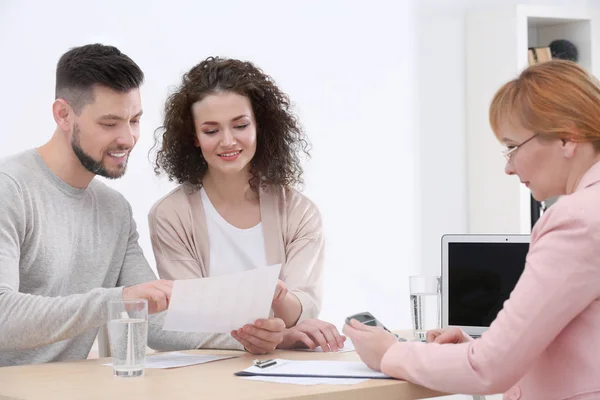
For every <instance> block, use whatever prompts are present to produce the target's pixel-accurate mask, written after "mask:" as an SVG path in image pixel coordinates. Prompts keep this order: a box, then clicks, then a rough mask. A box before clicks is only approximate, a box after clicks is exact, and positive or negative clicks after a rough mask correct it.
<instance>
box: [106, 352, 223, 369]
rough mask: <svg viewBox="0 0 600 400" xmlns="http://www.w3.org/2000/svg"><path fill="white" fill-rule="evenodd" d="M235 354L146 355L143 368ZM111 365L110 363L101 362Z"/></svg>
mask: <svg viewBox="0 0 600 400" xmlns="http://www.w3.org/2000/svg"><path fill="white" fill-rule="evenodd" d="M229 358H235V356H211V355H198V354H187V353H181V352H178V351H176V352H171V353H161V354H157V355H151V356H147V357H146V363H145V365H144V368H159V369H160V368H178V367H187V366H190V365H197V364H205V363H209V362H212V361H219V360H226V359H229ZM102 365H107V366H109V367H112V363H108V364H102Z"/></svg>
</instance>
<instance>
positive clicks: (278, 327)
mask: <svg viewBox="0 0 600 400" xmlns="http://www.w3.org/2000/svg"><path fill="white" fill-rule="evenodd" d="M284 331H285V323H284V322H283V320H281V319H280V318H271V319H258V320H256V322H254V325H244V326H243V327H242V328H240V329H238V330H235V331H231V336H233V338H234V339H235V340H237V341H238V342H240V343H241V344H242V345H243V346H244V348H245V349H246V350H247V351H248V352H250V353H252V354H267V353H270V352H271V351H273V350H275V349H276V348H277V346H278V345H279V344H280V343H281V341H282V340H283V332H284Z"/></svg>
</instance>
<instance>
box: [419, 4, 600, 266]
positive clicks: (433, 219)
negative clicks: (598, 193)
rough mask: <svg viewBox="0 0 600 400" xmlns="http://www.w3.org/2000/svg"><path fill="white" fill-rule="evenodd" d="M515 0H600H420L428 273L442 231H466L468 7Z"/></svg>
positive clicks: (423, 249)
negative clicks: (466, 30) (466, 55)
mask: <svg viewBox="0 0 600 400" xmlns="http://www.w3.org/2000/svg"><path fill="white" fill-rule="evenodd" d="M511 4H537V5H548V6H563V7H568V6H572V7H585V6H588V7H600V0H546V1H544V0H522V1H517V0H420V1H419V2H418V9H417V14H418V22H417V37H418V39H417V43H418V50H417V54H418V65H419V83H418V88H417V93H418V96H419V117H418V122H417V123H418V124H419V127H420V129H419V133H420V135H419V139H418V140H419V144H418V147H419V148H420V152H419V156H418V158H419V161H418V163H419V170H418V177H417V180H418V182H420V196H421V215H420V216H419V226H420V243H421V246H420V253H421V254H420V256H419V258H420V260H421V265H422V266H423V271H425V272H426V273H430V274H439V273H440V258H441V253H440V250H441V246H440V238H441V236H442V235H443V234H445V233H467V232H468V224H467V223H468V221H467V207H468V201H467V166H466V165H467V164H466V163H467V159H466V132H465V131H466V126H465V124H466V122H465V118H466V115H465V113H466V108H465V16H466V13H467V12H469V11H475V10H480V9H490V8H498V7H506V6H509V5H511ZM490 101H491V99H490ZM499 157H500V155H499Z"/></svg>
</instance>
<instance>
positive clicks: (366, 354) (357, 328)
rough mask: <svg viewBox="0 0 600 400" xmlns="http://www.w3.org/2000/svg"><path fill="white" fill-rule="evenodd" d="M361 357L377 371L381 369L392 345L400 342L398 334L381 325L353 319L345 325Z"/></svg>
mask: <svg viewBox="0 0 600 400" xmlns="http://www.w3.org/2000/svg"><path fill="white" fill-rule="evenodd" d="M343 331H344V333H345V334H346V335H347V336H348V337H349V338H350V339H351V340H352V343H353V344H354V348H355V349H356V352H357V353H358V355H359V357H360V359H361V360H362V361H363V362H364V363H365V364H367V366H368V367H369V368H371V369H373V370H375V371H379V370H381V360H382V359H383V356H384V354H385V353H386V352H387V351H388V349H389V348H390V347H392V346H393V345H394V344H396V343H398V339H396V336H394V335H393V334H391V333H389V332H388V331H386V330H384V329H383V328H381V327H379V326H378V327H374V326H368V325H365V324H362V323H360V322H358V321H357V320H355V319H353V320H351V321H350V325H345V326H344V330H343Z"/></svg>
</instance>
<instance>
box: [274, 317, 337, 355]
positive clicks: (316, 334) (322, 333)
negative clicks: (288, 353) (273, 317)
mask: <svg viewBox="0 0 600 400" xmlns="http://www.w3.org/2000/svg"><path fill="white" fill-rule="evenodd" d="M345 341H346V337H345V336H343V335H340V333H339V332H338V330H337V328H336V327H335V326H334V325H333V324H330V323H329V322H325V321H321V320H320V319H316V318H314V319H307V320H304V321H302V322H300V323H299V324H298V325H296V326H294V327H292V328H290V329H288V330H287V331H286V332H285V334H284V337H283V341H282V342H281V343H280V344H279V346H277V347H278V348H280V349H294V348H299V347H308V348H309V349H312V350H314V349H315V348H317V347H318V346H321V349H323V351H324V352H329V351H333V352H337V351H338V350H339V349H341V348H343V347H344V342H345Z"/></svg>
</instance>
